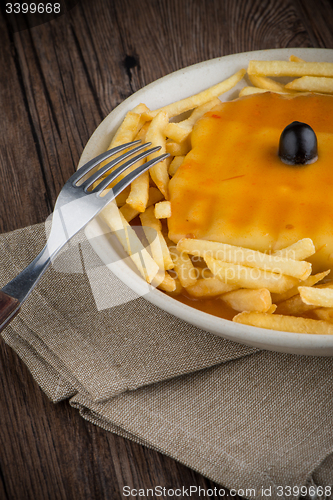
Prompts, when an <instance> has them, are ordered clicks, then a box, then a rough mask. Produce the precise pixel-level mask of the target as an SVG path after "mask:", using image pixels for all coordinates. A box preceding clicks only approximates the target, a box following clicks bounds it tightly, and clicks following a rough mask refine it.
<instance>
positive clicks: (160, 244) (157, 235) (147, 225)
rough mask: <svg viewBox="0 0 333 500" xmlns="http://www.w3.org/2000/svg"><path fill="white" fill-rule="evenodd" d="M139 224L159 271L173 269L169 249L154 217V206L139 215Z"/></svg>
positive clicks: (159, 222) (158, 221)
mask: <svg viewBox="0 0 333 500" xmlns="http://www.w3.org/2000/svg"><path fill="white" fill-rule="evenodd" d="M140 220H141V224H142V227H143V230H144V233H145V235H146V238H147V240H148V242H149V244H150V249H151V252H152V256H153V258H154V260H155V262H156V263H157V264H158V266H159V268H160V269H165V270H170V269H173V267H174V264H173V261H172V258H171V255H170V251H169V248H168V246H167V244H166V241H165V239H164V237H163V234H162V232H161V231H162V224H161V221H160V220H158V219H156V217H155V215H154V206H151V207H149V208H147V210H146V211H145V212H144V213H142V214H140Z"/></svg>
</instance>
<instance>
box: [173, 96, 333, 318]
mask: <svg viewBox="0 0 333 500" xmlns="http://www.w3.org/2000/svg"><path fill="white" fill-rule="evenodd" d="M332 116H333V97H331V96H324V95H315V94H312V95H306V96H304V95H303V96H297V97H290V96H287V97H285V96H282V95H278V94H274V93H269V92H267V93H264V94H257V95H253V96H248V97H243V98H241V99H237V100H235V101H231V102H226V103H221V105H219V106H217V107H216V108H214V110H213V111H210V112H208V113H206V115H204V117H203V118H201V120H199V121H198V123H197V124H196V126H195V127H194V130H193V133H192V150H191V151H190V153H189V154H188V155H187V156H186V158H185V160H184V162H183V164H182V165H181V167H180V168H179V169H178V171H177V172H176V174H175V175H174V177H173V178H172V179H171V181H170V188H169V189H170V201H171V206H172V216H171V217H170V218H169V219H168V227H169V237H170V239H171V240H173V241H174V242H177V241H179V239H181V238H183V237H186V236H189V235H191V236H190V237H194V238H198V239H207V240H212V241H221V242H223V243H230V244H233V245H240V246H245V247H248V248H253V249H255V250H260V251H264V252H267V251H271V250H278V249H280V248H283V247H285V246H288V245H290V244H292V243H294V242H296V241H297V240H299V239H301V238H311V239H312V240H313V242H314V244H315V247H316V250H317V252H316V254H315V256H313V257H312V258H311V259H309V260H310V261H311V262H312V263H313V271H314V272H318V271H319V270H325V269H328V268H333V119H332ZM293 121H300V122H305V123H307V124H309V125H310V126H311V127H312V128H313V130H314V131H315V133H316V135H317V139H318V160H317V161H316V162H315V163H313V164H310V165H305V166H290V165H286V164H284V163H283V162H282V161H281V160H280V158H279V156H278V145H279V139H280V135H281V133H282V131H283V129H284V128H285V127H286V126H287V125H288V124H290V123H291V122H293ZM181 300H182V301H183V300H184V299H183V298H182V299H181ZM191 302H192V304H191V305H192V306H194V307H196V306H195V303H196V302H197V301H191ZM214 302H216V301H214ZM219 302H221V301H218V302H217V304H216V307H218V304H219ZM200 308H201V306H200ZM207 312H208V311H207ZM213 314H216V313H213ZM218 315H219V314H218Z"/></svg>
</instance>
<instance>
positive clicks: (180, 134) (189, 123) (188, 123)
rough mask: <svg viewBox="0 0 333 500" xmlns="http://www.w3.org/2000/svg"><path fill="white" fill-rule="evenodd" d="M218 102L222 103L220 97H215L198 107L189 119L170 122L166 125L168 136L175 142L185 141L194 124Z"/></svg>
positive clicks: (165, 131)
mask: <svg viewBox="0 0 333 500" xmlns="http://www.w3.org/2000/svg"><path fill="white" fill-rule="evenodd" d="M218 104H221V101H220V99H219V98H218V97H215V98H214V99H212V100H211V101H209V102H206V103H204V104H202V105H201V106H199V107H198V108H196V109H195V110H194V111H193V112H192V113H191V116H190V117H189V118H187V120H183V121H181V122H178V123H173V122H171V123H168V125H167V126H166V127H165V130H164V133H165V135H166V136H167V137H169V138H170V139H172V140H174V141H175V142H178V143H179V142H183V141H184V140H185V139H187V137H188V136H189V135H190V133H191V132H192V130H193V126H194V125H195V123H196V122H197V121H198V120H199V118H201V117H202V116H203V115H204V114H205V113H207V111H210V110H211V109H212V108H215V106H217V105H218Z"/></svg>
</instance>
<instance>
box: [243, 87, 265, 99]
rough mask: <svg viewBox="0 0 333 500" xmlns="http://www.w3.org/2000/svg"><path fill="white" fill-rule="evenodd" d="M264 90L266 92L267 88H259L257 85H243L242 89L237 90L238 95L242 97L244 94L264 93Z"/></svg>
mask: <svg viewBox="0 0 333 500" xmlns="http://www.w3.org/2000/svg"><path fill="white" fill-rule="evenodd" d="M265 92H268V90H265V89H259V88H258V87H250V86H249V87H243V88H242V90H240V92H239V97H244V96H246V95H252V94H264V93H265Z"/></svg>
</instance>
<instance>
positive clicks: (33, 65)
mask: <svg viewBox="0 0 333 500" xmlns="http://www.w3.org/2000/svg"><path fill="white" fill-rule="evenodd" d="M3 3H5V2H3ZM36 3H38V2H36ZM45 3H46V2H45ZM16 28H17V26H16V25H15V19H14V21H13V19H10V18H8V17H6V16H5V7H4V6H3V7H2V15H1V16H0V123H1V133H0V199H1V210H0V231H1V232H4V231H11V230H14V229H17V228H20V227H24V226H27V225H31V224H35V223H38V222H42V221H44V220H45V219H46V217H47V216H48V215H49V214H50V212H51V211H52V207H53V204H54V202H55V199H56V196H57V193H58V192H59V191H60V189H61V187H62V185H63V183H64V182H65V180H66V179H67V178H68V177H69V176H70V175H71V174H72V173H73V172H74V170H75V168H76V164H77V162H78V160H79V157H80V154H81V152H82V150H83V148H84V145H85V144H86V142H87V140H88V139H89V137H90V135H91V134H92V132H93V131H94V129H95V128H96V126H97V125H98V124H99V123H100V121H101V120H102V119H103V118H104V117H105V115H107V114H108V113H109V112H110V111H111V110H112V109H113V108H114V107H115V106H117V105H118V104H119V103H120V102H121V101H122V100H124V99H125V98H126V97H128V96H129V95H130V94H132V93H133V92H135V91H136V90H138V89H140V88H141V87H143V86H144V85H146V84H148V83H150V82H152V81H153V80H155V79H157V78H159V77H161V76H163V75H166V74H167V73H169V72H172V71H175V70H177V69H179V68H182V67H184V66H188V65H190V64H194V63H198V62H200V61H203V60H205V59H210V58H213V57H218V56H222V55H227V54H232V53H236V52H243V51H247V50H256V49H270V48H276V47H328V48H333V3H332V0H331V1H330V0H306V1H305V0H279V1H275V0H156V1H155V0H140V1H138V0H94V1H91V0H90V1H89V0H79V1H78V2H77V5H76V6H75V7H73V8H72V9H71V10H69V11H68V12H67V13H66V14H65V15H62V16H60V17H58V18H57V19H54V20H52V21H51V22H48V23H44V24H42V25H40V26H36V27H33V28H31V29H25V30H23V31H15V29H16ZM36 193H39V194H38V195H36ZM123 485H129V486H131V487H133V488H154V487H155V486H157V485H161V486H165V487H169V488H172V487H173V488H176V487H182V486H185V487H189V486H190V485H197V486H199V485H200V486H201V487H206V488H210V487H214V485H213V483H211V482H210V481H208V480H207V479H205V478H203V477H202V476H200V475H199V474H197V473H195V472H193V471H191V470H190V469H187V468H186V467H185V466H183V465H181V464H179V463H176V462H175V461H173V460H171V459H170V458H168V457H165V456H163V455H161V454H159V453H157V452H154V451H152V450H149V449H147V448H144V447H142V446H139V445H137V444H134V443H132V442H130V441H128V440H125V439H122V438H120V437H118V436H115V435H113V434H110V433H108V432H106V431H104V430H102V429H100V428H98V427H95V426H93V425H92V424H89V423H88V422H86V421H85V420H83V419H82V418H81V417H80V416H79V414H78V413H77V411H76V410H74V409H72V408H70V407H69V405H68V403H66V402H63V403H60V404H57V405H54V404H52V403H50V402H49V400H48V399H47V398H46V396H45V395H44V394H43V393H42V392H41V390H40V389H39V387H38V386H37V384H36V383H35V382H34V380H33V379H32V377H31V375H30V373H29V372H28V370H27V369H26V367H25V365H24V364H23V363H22V362H21V361H20V360H19V358H18V357H17V356H16V355H15V354H14V353H13V352H12V350H11V349H10V348H8V347H7V346H6V345H5V344H4V342H3V341H2V340H1V341H0V499H1V500H7V499H10V500H23V499H24V500H25V499H32V500H48V499H81V500H85V499H116V500H117V499H121V498H124V497H123V495H122V487H123ZM192 498H194V497H192ZM215 498H217V497H215Z"/></svg>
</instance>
